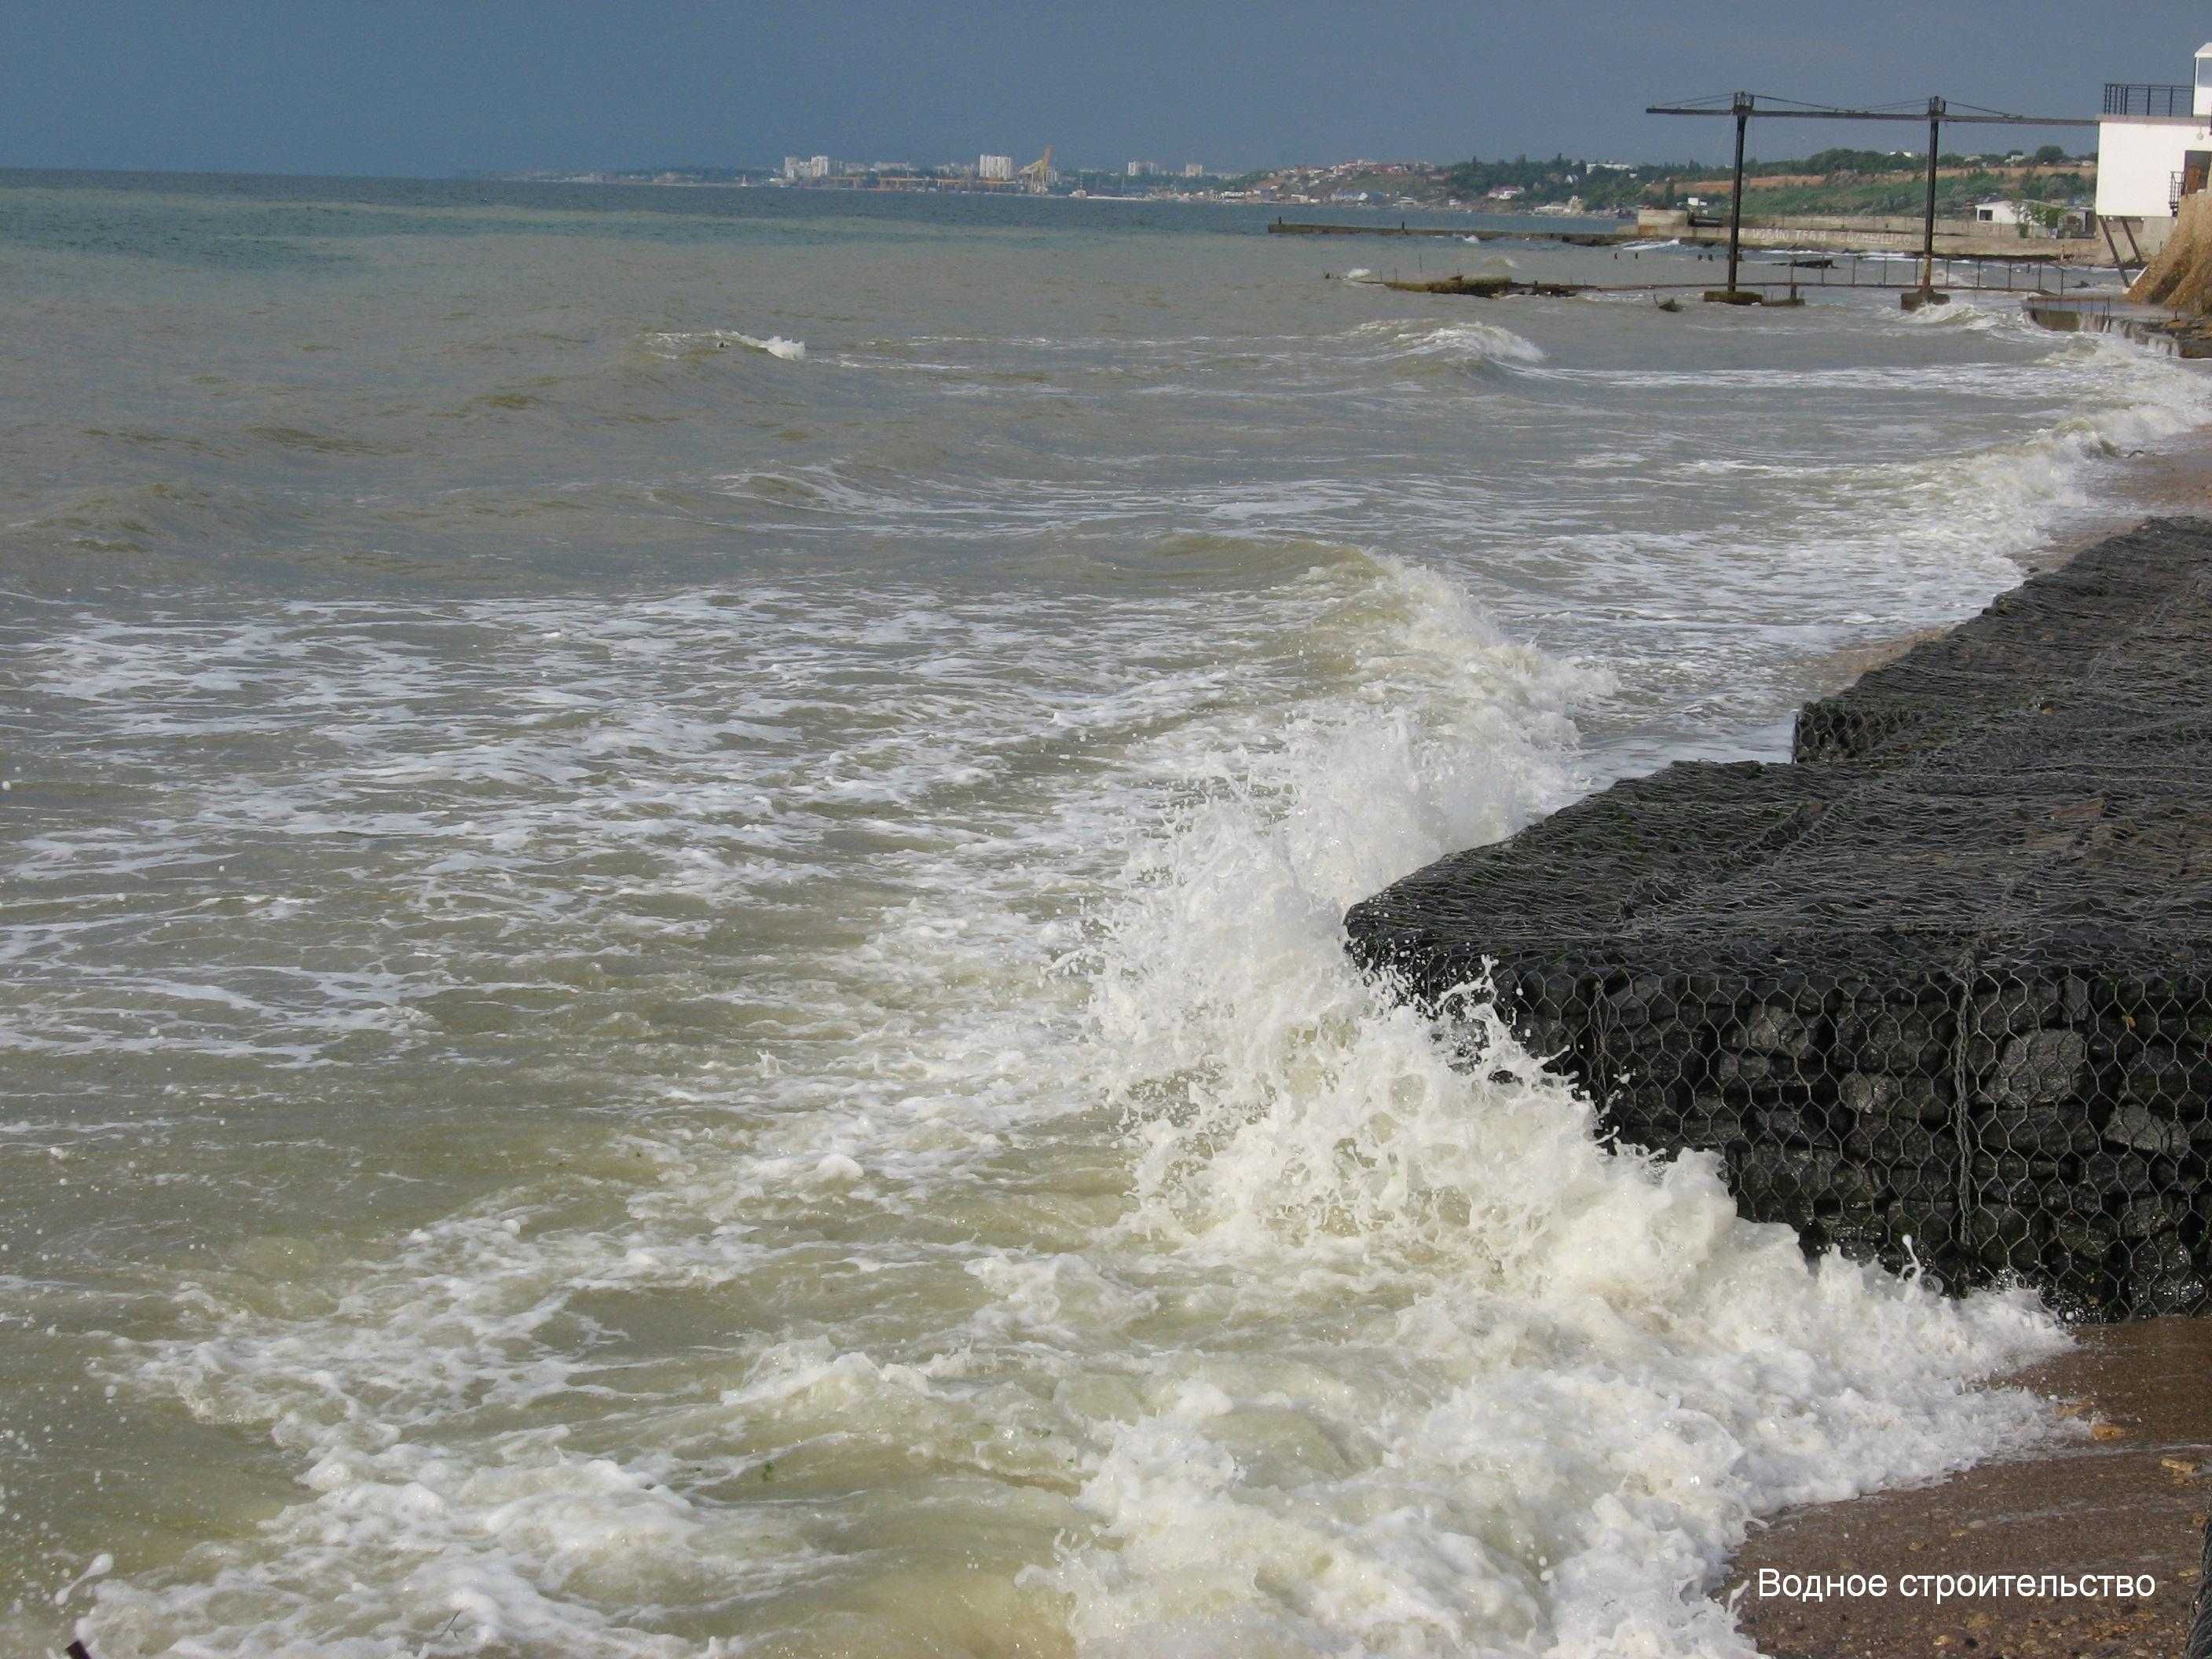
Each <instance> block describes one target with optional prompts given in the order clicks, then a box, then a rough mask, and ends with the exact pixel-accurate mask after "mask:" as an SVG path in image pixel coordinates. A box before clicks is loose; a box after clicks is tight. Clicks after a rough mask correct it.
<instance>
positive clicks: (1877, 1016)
mask: <svg viewBox="0 0 2212 1659" xmlns="http://www.w3.org/2000/svg"><path fill="white" fill-rule="evenodd" d="M1949 1024H1950V1021H1949V1019H1948V1018H1946V1017H1944V1016H1942V1015H1939V1014H1936V1013H1934V1012H1930V1011H1929V1010H1928V1009H1925V1008H1922V1007H1917V1006H1912V1005H1911V1004H1906V1005H1903V1006H1894V1007H1893V1006H1881V1005H1876V1006H1874V1007H1871V1008H1869V1007H1866V1006H1860V1007H1858V1008H1856V1009H1854V1010H1852V1011H1851V1012H1849V1013H1847V1014H1845V1015H1844V1016H1843V1017H1842V1018H1839V1019H1838V1020H1837V1022H1836V1052H1837V1053H1838V1054H1840V1055H1842V1056H1844V1058H1845V1059H1846V1060H1850V1063H1851V1064H1852V1065H1854V1066H1859V1067H1861V1068H1863V1069H1864V1070H1866V1071H1869V1072H1901V1073H1931V1072H1935V1071H1937V1070H1939V1069H1948V1068H1947V1064H1946V1063H1947V1061H1948V1059H1949V1054H1950V1034H1949V1031H1948V1026H1949Z"/></svg>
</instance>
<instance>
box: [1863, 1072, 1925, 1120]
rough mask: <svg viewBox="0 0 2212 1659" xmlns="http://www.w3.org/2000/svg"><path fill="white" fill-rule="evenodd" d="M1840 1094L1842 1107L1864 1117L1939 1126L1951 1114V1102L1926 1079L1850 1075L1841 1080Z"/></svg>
mask: <svg viewBox="0 0 2212 1659" xmlns="http://www.w3.org/2000/svg"><path fill="white" fill-rule="evenodd" d="M1841 1095H1842V1099H1843V1103H1844V1105H1845V1106H1847V1107H1849V1108H1850V1109H1851V1110H1852V1111H1854V1112H1857V1113H1859V1114H1861V1115H1864V1116H1873V1117H1888V1118H1904V1119H1907V1120H1917V1121H1920V1122H1922V1123H1941V1122H1943V1121H1945V1120H1947V1119H1948V1117H1949V1116H1950V1115H1951V1105H1950V1103H1949V1102H1948V1100H1946V1099H1945V1098H1944V1097H1943V1093H1942V1090H1941V1089H1940V1088H1938V1087H1937V1085H1936V1083H1935V1081H1934V1080H1933V1079H1929V1078H1924V1077H1892V1076H1889V1075H1887V1074H1886V1073H1880V1072H1853V1073H1849V1074H1848V1075H1847V1076H1846V1077H1845V1078H1844V1080H1843V1085H1842V1090H1841Z"/></svg>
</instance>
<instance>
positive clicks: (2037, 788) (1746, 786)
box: [1347, 520, 2212, 1319]
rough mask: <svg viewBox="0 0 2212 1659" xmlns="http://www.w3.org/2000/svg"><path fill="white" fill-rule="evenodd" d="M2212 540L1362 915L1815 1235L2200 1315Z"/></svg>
mask: <svg viewBox="0 0 2212 1659" xmlns="http://www.w3.org/2000/svg"><path fill="white" fill-rule="evenodd" d="M2208 647H2212V524H2206V523H2203V522H2201V521H2194V520H2166V521H2154V523H2152V524H2149V525H2147V526H2143V527H2142V529H2141V530H2139V531H2137V532H2133V533H2132V534H2130V535H2129V536H2125V537H2120V538H2115V539H2114V540H2112V541H2110V542H2107V543H2105V544H2102V545H2100V547H2097V548H2094V549H2092V550H2088V551H2087V552H2085V553H2083V554H2081V555H2080V556H2078V557H2077V558H2076V559H2075V561H2074V562H2072V563H2070V564H2069V565H2067V566H2065V567H2063V568H2061V569H2060V570H2058V571H2056V572H2052V573H2051V574H2047V575H2045V576H2042V577H2039V578H2037V579H2036V580H2033V581H2031V582H2030V583H2028V584H2027V586H2024V587H2022V588H2021V589H2019V590H2017V591H2015V592H2014V593H2012V594H2008V595H2007V596H2006V597H2005V598H2003V599H2000V600H1998V601H1997V602H1996V604H1995V605H1992V606H1991V607H1990V610H1989V611H1986V612H1984V614H1983V616H1981V617H1978V618H1976V619H1975V620H1974V621H1972V622H1971V623H1966V624H1965V625H1964V626H1962V627H1960V629H1955V630H1954V631H1953V632H1952V633H1950V634H1948V635H1944V636H1943V637H1942V638H1941V639H1939V640H1936V641H1929V642H1927V643H1925V644H1923V645H1922V646H1920V647H1917V648H1916V649H1914V650H1913V651H1911V653H1908V654H1907V655H1905V657H1903V658H1901V659H1899V661H1897V662H1896V663H1893V664H1892V665H1889V666H1888V667H1887V668H1884V669H1881V670H1877V671H1875V672H1874V673H1872V674H1869V675H1868V676H1867V677H1866V678H1864V679H1863V680H1861V681H1860V683H1859V684H1857V686H1855V687H1853V688H1852V689H1851V690H1850V691H1848V692H1846V693H1844V695H1843V696H1839V697H1834V698H1829V699H1825V700H1823V701H1821V702H1815V703H1812V704H1808V706H1807V707H1806V708H1805V709H1804V710H1803V711H1802V714H1800V717H1799V720H1798V726H1797V732H1796V743H1795V745H1794V751H1793V754H1794V758H1793V763H1791V764H1788V765H1732V766H1715V765H1709V764H1688V765H1680V766H1675V767H1671V768H1669V769H1667V770H1665V771H1663V772H1661V773H1658V774H1656V775H1652V776H1650V777H1646V778H1639V779H1633V780H1630V781H1626V782H1625V783H1621V784H1619V785H1616V786H1614V787H1613V788H1611V789H1608V790H1607V791H1605V792H1603V793H1601V794H1599V795H1596V796H1594V797H1592V798H1591V799H1589V800H1586V801H1583V802H1581V803H1579V804H1578V805H1575V806H1572V807H1569V808H1567V809H1566V810H1565V811H1561V812H1559V813H1558V814H1555V815H1554V816H1553V817H1551V818H1549V819H1547V820H1545V821H1544V822H1543V823H1539V824H1536V825H1534V826H1532V827H1531V828H1530V829H1528V830H1525V831H1523V832H1522V834H1520V835H1519V836H1515V837H1513V838H1512V839H1510V841H1507V842H1503V843H1500V844H1498V846H1495V847H1490V848H1476V849H1474V850H1473V851H1471V852H1468V853H1463V854H1457V855H1455V857H1453V858H1449V859H1446V860H1441V861H1440V862H1439V863H1437V864H1436V865H1432V866H1430V867H1429V868H1428V869H1426V870H1424V871H1420V872H1416V874H1414V875H1413V876H1412V877H1409V878H1407V879H1406V880H1405V881H1403V882H1401V883H1399V884H1397V885H1395V886H1394V887H1392V888H1391V889H1389V890H1387V891H1385V892H1384V893H1382V894H1380V895H1377V896H1376V897H1375V898H1373V899H1370V900H1369V901H1367V902H1365V903H1364V904H1362V905H1359V906H1358V907H1356V908H1354V910H1353V911H1352V915H1351V916H1350V917H1349V918H1348V921H1347V925H1348V927H1349V928H1350V932H1351V934H1352V945H1353V949H1354V951H1356V953H1358V955H1359V956H1360V957H1362V958H1363V960H1364V961H1365V962H1366V963H1369V964H1370V966H1371V967H1374V968H1376V969H1382V970H1385V971H1388V972H1389V973H1391V974H1392V975H1395V976H1396V977H1397V978H1398V979H1399V980H1400V981H1401V983H1402V984H1403V986H1404V987H1405V988H1406V989H1407V992H1408V993H1409V994H1413V995H1414V996H1416V997H1418V998H1421V999H1424V1000H1429V1001H1431V1002H1435V1001H1437V1000H1441V999H1443V998H1444V997H1445V996H1446V995H1447V994H1449V993H1450V992H1451V991H1452V989H1453V988H1454V987H1459V986H1462V985H1464V984H1465V983H1467V982H1468V981H1477V980H1486V981H1487V983H1488V984H1489V986H1490V994H1491V995H1492V998H1493V1000H1494V1001H1495V1003H1496V1006H1497V1007H1498V1011H1499V1012H1500V1013H1501V1014H1502V1015H1503V1016H1504V1018H1506V1019H1507V1020H1508V1022H1509V1023H1510V1024H1512V1025H1513V1026H1514V1027H1515V1028H1516V1030H1517V1031H1518V1033H1519V1034H1520V1035H1521V1036H1522V1039H1523V1040H1524V1041H1525V1042H1528V1044H1529V1045H1530V1046H1531V1047H1532V1048H1534V1050H1535V1051H1536V1052H1538V1053H1539V1054H1544V1055H1547V1056H1551V1057H1553V1060H1554V1064H1556V1065H1557V1066H1559V1067H1560V1068H1561V1069H1563V1070H1565V1071H1567V1072H1569V1073H1572V1074H1573V1075H1575V1076H1576V1077H1577V1078H1578V1079H1580V1080H1582V1081H1583V1083H1585V1084H1586V1085H1588V1086H1589V1089H1590V1091H1591V1092H1592V1095H1593V1097H1595V1100H1596V1101H1597V1102H1598V1103H1599V1104H1600V1106H1601V1109H1602V1110H1603V1113H1604V1115H1605V1120H1606V1122H1607V1127H1609V1128H1610V1129H1611V1130H1612V1131H1613V1132H1614V1133H1617V1134H1618V1135H1619V1136H1620V1138H1621V1139H1624V1140H1626V1141H1630V1142H1633V1143H1636V1144H1639V1145H1644V1146H1654V1147H1657V1148H1662V1149H1674V1148H1680V1147H1694V1148H1700V1149H1705V1150H1709V1151H1711V1152H1716V1153H1717V1154H1719V1155H1720V1157H1721V1158H1722V1159H1723V1162H1724V1164H1725V1166H1726V1169H1727V1170H1728V1173H1729V1177H1730V1181H1731V1184H1732V1186H1733V1187H1734V1188H1735V1192H1736V1193H1737V1195H1738V1199H1739V1201H1740V1203H1741V1206H1742V1207H1743V1209H1744V1211H1745V1212H1746V1213H1747V1214H1748V1215H1750V1216H1752V1217H1753V1218H1759V1219H1765V1220H1775V1221H1786V1222H1790V1223H1791V1224H1793V1225H1796V1227H1797V1228H1798V1229H1799V1231H1800V1232H1801V1234H1802V1236H1803V1237H1804V1239H1805V1241H1806V1243H1807V1244H1808V1247H1809V1248H1824V1247H1826V1246H1828V1245H1835V1246H1838V1247H1840V1248H1842V1249H1844V1250H1846V1251H1847V1252H1850V1253H1851V1254H1854V1255H1875V1256H1880V1257H1882V1258H1884V1259H1886V1260H1888V1261H1891V1262H1893V1263H1894V1264H1898V1265H1905V1264H1910V1263H1917V1264H1918V1265H1919V1266H1921V1267H1923V1268H1925V1269H1927V1270H1928V1271H1929V1272H1931V1273H1934V1274H1935V1275H1936V1277H1937V1278H1938V1279H1941V1280H1942V1282H1944V1283H1946V1284H1948V1285H1952V1286H1954V1287H1961V1286H1965V1285H1972V1284H1978V1283H1984V1282H1988V1281H1990V1280H1991V1279H1996V1278H1999V1277H2002V1276H2013V1277H2017V1278H2019V1279H2024V1280H2026V1281H2027V1282H2030V1283H2033V1284H2035V1285H2039V1286H2040V1287H2041V1288H2042V1289H2044V1290H2045V1292H2046V1293H2047V1294H2048V1295H2049V1296H2050V1297H2051V1299H2052V1300H2053V1302H2054V1303H2055V1304H2057V1306H2058V1307H2059V1308H2061V1309H2062V1310H2064V1311H2066V1312H2068V1313H2069V1314H2071V1315H2073V1316H2076V1317H2082V1318H2092V1319H2111V1318H2120V1317H2127V1316H2142V1315H2152V1314H2166V1313H2194V1312H2199V1311H2203V1310H2205V1309H2206V1307H2207V1304H2208V1300H2212V1292H2209V1291H2208V1281H2212V1194H2208V1193H2207V1191H2206V1185H2207V1183H2206V1181H2205V1176H2206V1173H2207V1169H2208V1153H2212V648H2208Z"/></svg>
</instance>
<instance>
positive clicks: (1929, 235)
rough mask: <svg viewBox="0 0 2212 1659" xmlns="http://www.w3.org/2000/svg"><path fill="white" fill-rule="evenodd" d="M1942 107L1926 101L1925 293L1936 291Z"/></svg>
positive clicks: (1935, 100)
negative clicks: (1938, 175)
mask: <svg viewBox="0 0 2212 1659" xmlns="http://www.w3.org/2000/svg"><path fill="white" fill-rule="evenodd" d="M1944 107H1945V106H1944V103H1943V100H1942V99H1941V98H1930V99H1929V100H1928V215H1927V220H1926V224H1925V228H1924V232H1923V237H1922V241H1921V250H1920V259H1921V265H1920V270H1921V278H1920V286H1921V289H1923V291H1924V292H1927V293H1933V292H1935V289H1936V155H1937V154H1938V153H1939V152H1940V151H1941V149H1942V143H1943V111H1944Z"/></svg>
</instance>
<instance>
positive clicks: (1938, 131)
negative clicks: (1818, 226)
mask: <svg viewBox="0 0 2212 1659" xmlns="http://www.w3.org/2000/svg"><path fill="white" fill-rule="evenodd" d="M1762 100H1764V101H1762ZM1644 113H1645V114H1646V115H1724V116H1733V117H1735V185H1733V187H1732V188H1731V190H1730V191H1729V275H1728V292H1729V295H1730V297H1731V298H1733V297H1734V296H1735V295H1737V294H1738V293H1740V292H1741V290H1740V289H1738V288H1737V287H1736V270H1737V269H1738V267H1739V266H1740V265H1741V263H1742V253H1743V139H1744V130H1745V128H1747V126H1749V125H1751V120H1752V118H1753V116H1759V117H1764V118H1778V119H1784V120H1796V121H1925V122H1927V123H1928V212H1927V219H1926V227H1925V230H1924V233H1923V245H1922V248H1921V254H1920V259H1921V264H1920V270H1921V283H1920V292H1921V294H1922V295H1923V296H1925V295H1931V294H1933V293H1934V292H1935V290H1936V156H1937V155H1939V154H1940V153H1941V152H1942V130H1943V124H1944V123H1945V122H1946V121H1949V122H1952V123H1954V124H1956V125H1978V126H2004V127H2093V126H2095V125H2097V123H2096V121H2095V120H2094V119H2093V118H2085V117H2081V116H2063V115H2012V114H2008V113H2007V112H2004V111H2002V110H1994V109H1984V108H1982V107H1980V106H1978V105H1974V104H1960V105H1957V106H1953V105H1952V104H1951V103H1950V102H1949V101H1948V100H1945V99H1942V98H1930V99H1929V100H1928V104H1927V107H1926V108H1925V109H1924V110H1923V109H1915V108H1907V107H1905V106H1902V105H1898V104H1891V105H1887V106H1882V107H1880V108H1875V109H1845V108H1843V107H1841V106H1838V105H1834V104H1808V103H1803V102H1801V101H1800V100H1796V99H1794V98H1778V97H1776V96H1775V95H1774V94H1771V93H1754V92H1737V93H1729V94H1715V95H1714V96H1712V97H1711V98H1692V99H1689V100H1686V101H1684V102H1682V103H1679V104H1653V105H1650V106H1648V107H1647V108H1646V109H1645V110H1644Z"/></svg>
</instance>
